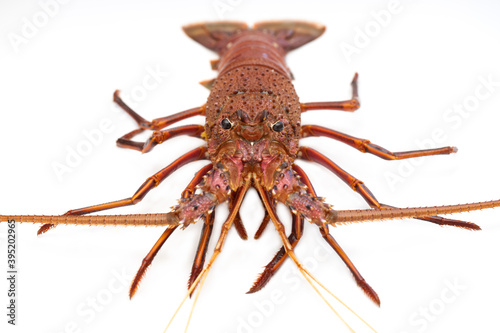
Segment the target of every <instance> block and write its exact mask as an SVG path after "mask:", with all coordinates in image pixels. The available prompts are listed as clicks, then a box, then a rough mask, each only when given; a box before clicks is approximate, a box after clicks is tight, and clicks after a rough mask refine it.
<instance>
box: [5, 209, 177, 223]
mask: <svg viewBox="0 0 500 333" xmlns="http://www.w3.org/2000/svg"><path fill="white" fill-rule="evenodd" d="M11 220H14V221H15V222H21V223H43V224H54V225H55V224H66V225H88V226H96V225H103V226H108V225H115V226H169V225H177V224H179V218H178V217H177V215H176V214H174V213H173V212H170V213H158V214H127V215H84V216H77V215H0V221H11Z"/></svg>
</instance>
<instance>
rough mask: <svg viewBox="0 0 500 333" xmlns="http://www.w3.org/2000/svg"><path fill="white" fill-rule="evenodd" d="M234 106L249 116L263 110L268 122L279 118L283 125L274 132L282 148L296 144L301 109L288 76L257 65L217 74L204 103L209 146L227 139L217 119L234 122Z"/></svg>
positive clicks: (227, 135)
mask: <svg viewBox="0 0 500 333" xmlns="http://www.w3.org/2000/svg"><path fill="white" fill-rule="evenodd" d="M238 109H240V110H243V111H245V112H246V113H247V114H248V115H249V116H250V117H251V118H254V117H256V116H257V115H258V114H260V113H261V112H262V111H263V110H267V111H268V112H269V116H268V120H269V123H275V122H276V121H278V120H281V121H282V122H283V123H284V124H285V128H284V130H283V131H282V132H280V133H276V139H278V140H279V141H281V142H282V143H283V144H284V145H285V146H286V147H292V146H297V145H298V140H299V135H300V113H301V109H300V103H299V98H298V96H297V93H296V92H295V89H294V87H293V84H292V82H291V79H290V78H288V77H286V76H284V75H283V74H281V73H279V72H278V71H276V70H274V69H270V68H268V67H264V66H257V65H254V66H242V67H237V68H234V69H232V70H230V71H228V72H226V73H224V74H223V75H221V76H219V77H218V78H217V79H216V81H215V83H214V85H213V87H212V91H211V93H210V96H209V97H208V101H207V105H206V117H207V120H206V125H205V129H206V133H207V140H208V141H209V142H213V143H214V144H212V145H209V148H211V147H213V148H216V146H218V145H219V144H220V143H222V142H224V141H226V140H227V139H228V138H229V133H228V131H225V130H223V129H222V128H221V127H220V122H221V120H222V119H224V118H228V119H229V120H230V121H234V120H235V118H236V117H237V116H236V111H237V110H238ZM287 125H288V126H287Z"/></svg>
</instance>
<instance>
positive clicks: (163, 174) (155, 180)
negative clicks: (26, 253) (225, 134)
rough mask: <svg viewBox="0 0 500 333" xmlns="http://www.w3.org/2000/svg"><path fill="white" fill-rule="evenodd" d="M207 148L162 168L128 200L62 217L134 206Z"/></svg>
mask: <svg viewBox="0 0 500 333" xmlns="http://www.w3.org/2000/svg"><path fill="white" fill-rule="evenodd" d="M206 151H207V148H206V147H200V148H196V149H193V150H191V151H190V152H188V153H187V154H184V155H183V156H181V157H179V158H178V159H177V160H175V161H174V162H173V163H171V164H170V165H169V166H167V167H165V168H163V169H162V170H160V171H159V172H157V173H156V174H154V175H153V176H151V177H149V178H148V179H147V180H146V181H145V182H144V183H143V184H142V185H141V187H139V189H138V190H137V191H136V192H135V193H134V195H132V196H131V197H129V198H126V199H122V200H117V201H112V202H108V203H104V204H100V205H95V206H89V207H85V208H79V209H74V210H70V211H68V212H66V213H65V214H64V215H83V214H88V213H93V212H98V211H101V210H106V209H111V208H117V207H123V206H129V205H135V204H136V203H138V202H140V201H141V200H142V199H143V198H144V197H145V196H146V194H148V192H149V191H151V190H152V189H153V188H155V187H156V186H158V185H159V184H160V183H161V182H162V181H163V180H164V179H165V178H167V177H168V176H169V175H170V174H171V173H172V172H174V171H175V170H177V169H179V168H180V167H182V166H184V165H186V164H188V163H190V162H194V161H199V160H202V159H206V155H205V153H206ZM53 227H54V225H52V224H44V225H43V226H42V227H40V229H39V230H38V234H39V235H40V234H43V233H44V232H47V231H48V230H49V229H51V228H53Z"/></svg>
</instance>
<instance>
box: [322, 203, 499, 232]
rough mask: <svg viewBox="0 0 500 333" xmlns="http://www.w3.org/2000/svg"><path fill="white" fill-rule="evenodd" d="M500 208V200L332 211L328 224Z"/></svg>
mask: <svg viewBox="0 0 500 333" xmlns="http://www.w3.org/2000/svg"><path fill="white" fill-rule="evenodd" d="M499 206H500V200H492V201H482V202H475V203H468V204H460V205H447V206H430V207H409V208H387V209H385V208H384V209H373V208H372V209H358V210H337V211H335V210H332V211H331V213H330V215H329V216H328V217H327V223H329V224H331V225H333V226H335V225H336V224H344V223H354V222H369V221H377V220H394V219H404V218H419V217H424V216H431V215H446V214H454V213H465V212H471V211H475V210H482V209H489V208H495V207H499Z"/></svg>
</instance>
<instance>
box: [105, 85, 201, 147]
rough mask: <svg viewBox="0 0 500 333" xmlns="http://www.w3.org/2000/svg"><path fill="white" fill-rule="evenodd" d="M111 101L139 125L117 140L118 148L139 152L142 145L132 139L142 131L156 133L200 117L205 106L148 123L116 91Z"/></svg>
mask: <svg viewBox="0 0 500 333" xmlns="http://www.w3.org/2000/svg"><path fill="white" fill-rule="evenodd" d="M113 100H114V101H115V103H116V104H118V105H119V106H120V107H121V108H122V109H123V110H124V111H125V112H127V113H128V114H129V115H130V116H131V117H132V118H133V119H134V120H135V122H136V123H137V125H139V128H138V129H136V130H133V131H131V132H130V133H127V134H125V135H124V136H122V137H121V138H119V139H118V140H117V145H118V146H119V147H123V148H130V149H135V150H140V149H138V147H139V146H140V147H142V146H143V145H144V143H142V144H141V143H139V142H136V141H132V138H133V137H134V136H136V135H138V134H140V133H142V132H144V130H147V129H149V130H154V131H158V130H161V129H162V128H165V127H167V126H170V125H172V124H174V123H176V122H178V121H181V120H183V119H186V118H190V117H193V116H201V115H204V114H205V105H202V106H200V107H196V108H192V109H189V110H186V111H182V112H178V113H176V114H173V115H171V116H167V117H162V118H157V119H153V120H152V121H148V120H146V119H144V118H143V117H141V116H140V115H139V114H138V113H137V112H135V111H134V110H132V109H131V108H130V107H129V106H128V105H127V104H125V102H124V101H123V100H122V99H121V98H120V91H119V90H116V91H115V93H114V94H113Z"/></svg>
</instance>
